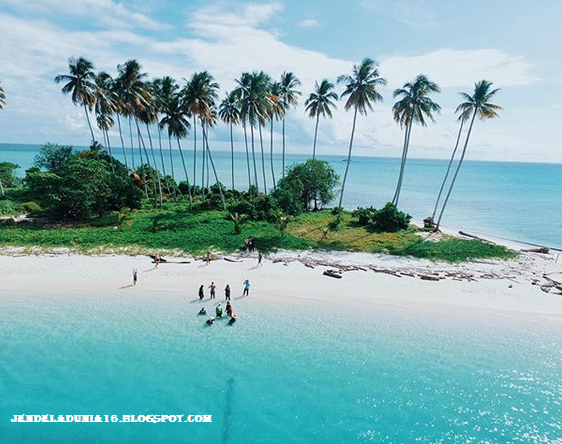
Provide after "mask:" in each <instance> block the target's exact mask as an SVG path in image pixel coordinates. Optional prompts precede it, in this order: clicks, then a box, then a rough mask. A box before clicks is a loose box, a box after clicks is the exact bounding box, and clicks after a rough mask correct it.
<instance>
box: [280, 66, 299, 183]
mask: <svg viewBox="0 0 562 444" xmlns="http://www.w3.org/2000/svg"><path fill="white" fill-rule="evenodd" d="M300 85H301V81H300V80H299V79H298V78H297V77H296V76H295V75H294V74H293V73H292V72H284V73H283V74H281V100H282V102H283V104H284V105H285V109H286V110H288V109H289V108H291V107H295V106H297V103H298V96H300V95H301V92H300V91H298V90H297V89H296V88H297V87H298V86H300ZM282 122H283V127H282V137H283V152H282V161H281V165H282V167H283V177H285V113H283V120H282Z"/></svg>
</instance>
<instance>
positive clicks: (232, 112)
mask: <svg viewBox="0 0 562 444" xmlns="http://www.w3.org/2000/svg"><path fill="white" fill-rule="evenodd" d="M219 117H220V118H221V119H222V121H223V122H225V123H227V124H228V126H229V127H230V163H231V165H230V166H231V175H232V191H234V139H233V136H232V126H233V125H238V123H240V110H239V109H238V98H237V97H236V93H235V92H234V91H231V92H229V93H227V94H226V97H225V98H224V100H223V101H222V102H221V104H220V108H219Z"/></svg>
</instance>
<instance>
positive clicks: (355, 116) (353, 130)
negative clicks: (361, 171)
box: [337, 106, 358, 222]
mask: <svg viewBox="0 0 562 444" xmlns="http://www.w3.org/2000/svg"><path fill="white" fill-rule="evenodd" d="M357 110H358V108H357V106H356V107H355V112H354V113H353V126H352V127H351V137H350V139H349V152H348V153H347V162H346V166H345V173H344V174H343V181H342V184H341V192H340V202H339V203H338V210H339V211H338V217H337V221H338V222H339V220H340V217H341V210H342V202H343V192H344V190H345V182H346V181H347V173H348V171H349V164H350V163H351V150H352V148H353V136H354V134H355V123H356V122H357Z"/></svg>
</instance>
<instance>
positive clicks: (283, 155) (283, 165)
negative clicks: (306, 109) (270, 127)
mask: <svg viewBox="0 0 562 444" xmlns="http://www.w3.org/2000/svg"><path fill="white" fill-rule="evenodd" d="M282 157H283V159H282V161H281V166H282V168H283V179H285V117H283V154H282Z"/></svg>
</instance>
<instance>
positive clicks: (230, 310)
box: [226, 301, 234, 317]
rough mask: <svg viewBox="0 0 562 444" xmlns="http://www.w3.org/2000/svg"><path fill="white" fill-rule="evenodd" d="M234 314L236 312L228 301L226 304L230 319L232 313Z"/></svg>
mask: <svg viewBox="0 0 562 444" xmlns="http://www.w3.org/2000/svg"><path fill="white" fill-rule="evenodd" d="M233 312H234V310H232V304H231V303H230V301H228V302H227V303H226V314H227V315H228V316H230V317H232V313H233Z"/></svg>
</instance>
